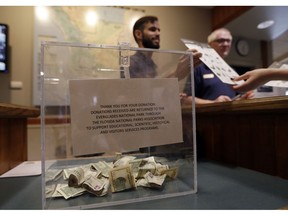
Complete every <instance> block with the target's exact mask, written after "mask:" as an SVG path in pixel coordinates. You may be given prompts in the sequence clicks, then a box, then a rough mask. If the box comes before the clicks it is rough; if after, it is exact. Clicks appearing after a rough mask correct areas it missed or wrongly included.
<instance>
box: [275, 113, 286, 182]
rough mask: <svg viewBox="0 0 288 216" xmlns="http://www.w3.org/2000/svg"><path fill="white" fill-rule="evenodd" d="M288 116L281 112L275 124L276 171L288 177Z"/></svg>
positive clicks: (279, 174) (283, 176)
mask: <svg viewBox="0 0 288 216" xmlns="http://www.w3.org/2000/svg"><path fill="white" fill-rule="evenodd" d="M287 122H288V116H287V115H285V114H279V115H278V116H277V118H276V124H275V140H276V146H275V151H276V173H277V175H278V176H280V177H282V178H286V179H288V127H287Z"/></svg>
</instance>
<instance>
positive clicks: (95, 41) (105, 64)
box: [33, 6, 144, 106]
mask: <svg viewBox="0 0 288 216" xmlns="http://www.w3.org/2000/svg"><path fill="white" fill-rule="evenodd" d="M143 15H144V11H142V10H137V9H131V8H126V7H104V6H97V7H96V6H93V7H89V6H59V7H52V6H50V7H35V12H34V23H35V28H34V38H35V39H34V65H33V71H34V72H33V73H34V76H33V77H34V82H33V104H34V105H40V91H41V82H40V68H41V63H40V60H41V43H43V42H47V41H48V42H51V41H52V42H65V43H66V42H69V43H73V44H87V45H89V44H90V45H112V46H116V45H118V44H119V43H121V42H126V43H129V44H130V46H132V47H137V45H136V43H135V41H134V38H133V34H132V28H133V24H134V22H135V21H136V20H137V19H138V18H140V17H141V16H143ZM51 53H52V54H51V55H50V57H49V58H48V60H46V62H45V63H44V65H45V68H47V69H48V70H49V72H51V73H52V70H53V74H52V75H51V76H53V79H51V80H57V79H58V80H61V79H66V78H65V77H61V76H63V74H65V73H62V72H63V70H65V69H66V70H68V69H69V70H70V71H71V73H74V74H79V73H82V72H83V71H84V72H85V73H96V75H95V76H96V77H97V71H96V72H95V71H94V69H95V68H100V67H101V68H103V69H109V68H113V67H116V66H117V67H118V65H117V64H119V62H118V60H117V58H116V57H115V58H113V56H109V57H108V56H105V55H97V58H98V62H101V65H99V63H98V65H96V63H95V61H94V59H95V55H96V54H94V52H92V51H89V52H83V51H82V52H80V53H79V50H78V51H77V54H76V52H75V50H73V49H69V50H68V53H67V49H66V50H65V51H63V52H61V50H60V49H59V50H56V49H55V50H54V51H52V52H51ZM116 54H117V53H116V52H115V55H116ZM99 58H101V59H99ZM62 66H63V68H62ZM64 66H65V67H66V68H64ZM59 71H60V72H59ZM99 76H100V75H99ZM111 78H113V77H111ZM54 84H55V83H54ZM55 85H57V83H56V84H55ZM61 88H63V89H65V88H66V86H65V85H64V86H63V85H61V86H60V85H59V86H57V87H55V88H53V89H55V92H54V93H53V94H52V95H53V97H51V98H50V99H48V101H46V102H47V103H48V105H56V106H57V105H65V102H64V101H63V95H62V96H61V95H59V97H58V94H61V93H62V94H65V91H63V89H62V90H61ZM65 90H66V89H65ZM63 103H64V104H63Z"/></svg>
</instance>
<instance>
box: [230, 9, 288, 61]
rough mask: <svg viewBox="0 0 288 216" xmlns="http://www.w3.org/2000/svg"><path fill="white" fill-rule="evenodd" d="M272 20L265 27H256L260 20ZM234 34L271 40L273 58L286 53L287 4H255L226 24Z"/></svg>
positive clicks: (287, 35) (287, 41) (287, 38)
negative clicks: (272, 23)
mask: <svg viewBox="0 0 288 216" xmlns="http://www.w3.org/2000/svg"><path fill="white" fill-rule="evenodd" d="M266 20H274V22H275V23H274V25H272V26H271V27H269V28H267V29H257V28H256V27H257V25H258V24H259V23H260V22H263V21H266ZM226 27H227V28H228V29H229V30H230V31H231V32H232V34H233V35H234V36H237V37H244V38H249V39H255V40H264V41H272V43H273V58H274V59H276V58H278V57H279V56H282V55H284V54H286V53H288V6H256V7H253V8H252V9H250V10H248V11H247V12H245V13H243V14H242V15H241V16H239V17H238V18H236V19H234V20H232V21H230V22H229V23H228V24H226Z"/></svg>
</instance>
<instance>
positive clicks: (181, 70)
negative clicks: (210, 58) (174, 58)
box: [175, 49, 202, 80]
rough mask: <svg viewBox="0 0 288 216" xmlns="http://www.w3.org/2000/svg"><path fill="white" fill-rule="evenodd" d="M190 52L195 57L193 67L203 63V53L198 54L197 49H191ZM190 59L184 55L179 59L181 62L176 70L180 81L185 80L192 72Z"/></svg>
mask: <svg viewBox="0 0 288 216" xmlns="http://www.w3.org/2000/svg"><path fill="white" fill-rule="evenodd" d="M188 51H189V52H192V56H193V66H194V67H195V66H197V65H199V64H200V63H201V60H200V57H201V56H202V53H200V52H198V51H197V50H195V49H189V50H188ZM190 64H191V63H190V58H189V55H182V56H180V58H179V62H178V65H177V69H176V72H175V73H176V74H175V76H176V77H178V79H179V80H182V79H184V78H185V77H186V76H187V75H188V74H190V72H191V67H190Z"/></svg>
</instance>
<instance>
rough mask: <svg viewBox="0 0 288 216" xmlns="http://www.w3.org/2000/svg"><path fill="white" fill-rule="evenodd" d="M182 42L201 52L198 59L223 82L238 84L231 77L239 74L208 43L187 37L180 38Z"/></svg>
mask: <svg viewBox="0 0 288 216" xmlns="http://www.w3.org/2000/svg"><path fill="white" fill-rule="evenodd" d="M181 40H182V42H183V43H184V44H185V45H186V47H188V48H189V49H196V50H197V51H198V52H201V53H202V57H201V58H200V60H201V61H202V62H203V63H204V64H205V65H206V66H207V67H209V68H210V69H211V70H212V71H213V73H214V74H215V75H216V76H217V77H218V78H219V79H220V80H221V81H222V82H223V83H227V84H230V85H236V84H240V83H242V82H243V81H240V82H234V81H232V78H234V77H237V76H239V74H238V73H237V72H236V71H234V70H233V68H231V67H230V66H229V65H228V64H227V63H226V62H225V61H224V60H223V58H221V56H220V55H219V54H218V53H217V52H216V51H215V50H214V49H213V48H212V47H210V46H209V45H208V44H205V43H200V42H197V41H191V40H187V39H181Z"/></svg>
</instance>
